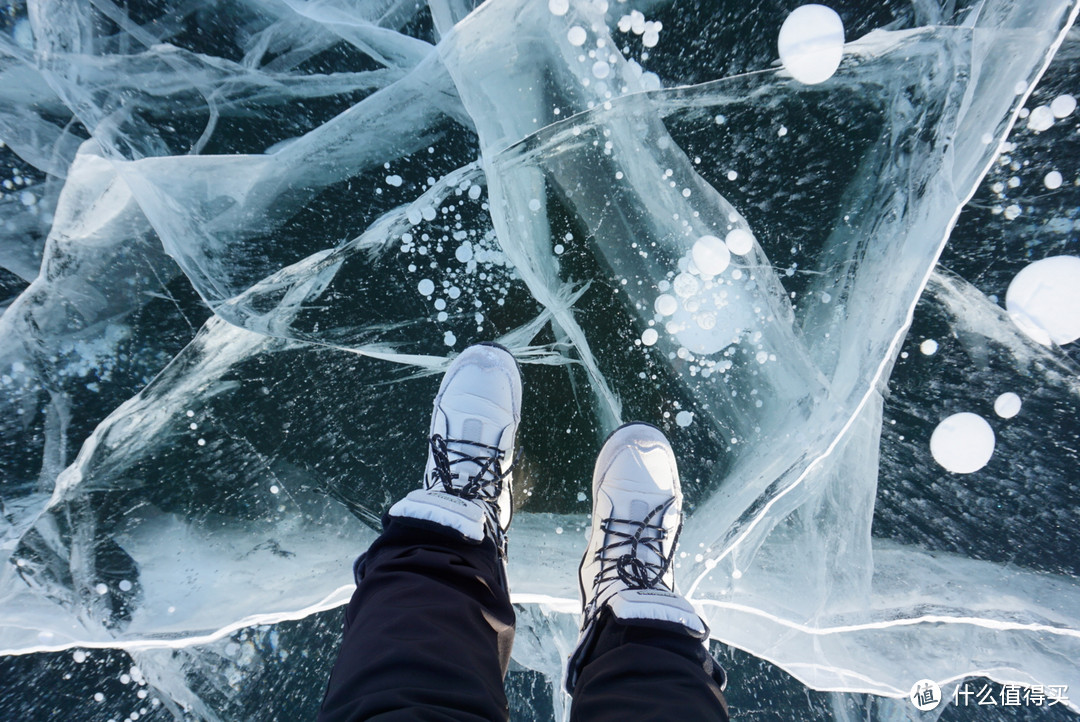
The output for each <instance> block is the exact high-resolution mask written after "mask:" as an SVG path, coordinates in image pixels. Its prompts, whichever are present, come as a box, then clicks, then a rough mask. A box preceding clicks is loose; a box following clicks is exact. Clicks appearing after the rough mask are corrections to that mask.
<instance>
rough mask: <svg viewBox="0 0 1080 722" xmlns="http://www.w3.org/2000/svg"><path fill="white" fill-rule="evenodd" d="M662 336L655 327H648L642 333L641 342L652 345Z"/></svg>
mask: <svg viewBox="0 0 1080 722" xmlns="http://www.w3.org/2000/svg"><path fill="white" fill-rule="evenodd" d="M659 338H660V334H658V333H657V332H656V329H655V328H647V329H645V331H644V332H643V333H642V334H641V342H642V343H643V344H645V345H646V346H652V345H653V344H654V343H656V341H657V340H658V339H659Z"/></svg>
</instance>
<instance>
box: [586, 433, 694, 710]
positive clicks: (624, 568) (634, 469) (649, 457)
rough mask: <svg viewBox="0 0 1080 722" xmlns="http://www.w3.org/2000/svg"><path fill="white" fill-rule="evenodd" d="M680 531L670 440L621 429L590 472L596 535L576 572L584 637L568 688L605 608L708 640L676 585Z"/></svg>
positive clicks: (679, 492)
mask: <svg viewBox="0 0 1080 722" xmlns="http://www.w3.org/2000/svg"><path fill="white" fill-rule="evenodd" d="M681 529H682V490H681V489H680V487H679V470H678V467H677V466H676V464H675V454H674V453H673V452H672V450H671V445H670V444H669V443H668V441H667V438H666V437H665V436H664V434H663V432H661V431H660V430H659V429H657V428H656V427H655V426H652V425H649V424H644V423H640V422H637V423H631V424H626V425H625V426H622V427H620V428H619V429H617V430H616V431H615V432H614V433H613V434H612V435H611V436H609V437H608V439H607V441H606V442H604V446H603V448H602V449H601V450H600V454H599V456H598V457H597V459H596V467H595V470H594V471H593V512H592V533H591V535H590V537H589V544H588V547H587V548H586V550H585V555H584V557H582V559H581V567H580V569H579V571H578V578H579V581H580V584H581V604H582V607H583V611H582V621H581V636H580V638H579V640H578V646H577V649H576V650H575V651H574V653H573V654H572V655H571V657H570V665H569V669H568V670H567V690H568V691H569V692H571V693H572V692H573V689H574V685H575V684H576V682H577V676H578V674H579V673H580V671H581V666H582V664H583V662H584V661H585V660H584V658H585V656H586V655H587V653H588V650H589V648H590V647H591V643H592V641H593V640H594V637H595V634H596V633H597V629H596V624H597V621H598V619H599V617H600V614H601V612H602V611H603V609H604V608H605V607H606V608H608V609H610V610H611V612H612V614H614V616H615V617H617V618H618V619H620V620H623V621H626V622H628V623H630V624H640V625H643V626H653V627H668V628H672V629H680V630H682V631H685V633H687V634H689V635H690V636H692V637H695V638H698V639H705V638H706V637H707V635H708V631H709V630H708V627H706V626H705V623H704V622H703V621H702V619H701V618H700V617H699V616H698V614H697V612H695V611H694V608H693V607H692V606H691V605H690V603H689V602H688V601H687V600H686V599H685V598H684V597H682V596H681V595H680V594H678V592H677V591H676V590H675V572H674V569H673V564H672V557H673V556H674V554H675V545H676V542H677V541H678V538H679V532H680V531H681Z"/></svg>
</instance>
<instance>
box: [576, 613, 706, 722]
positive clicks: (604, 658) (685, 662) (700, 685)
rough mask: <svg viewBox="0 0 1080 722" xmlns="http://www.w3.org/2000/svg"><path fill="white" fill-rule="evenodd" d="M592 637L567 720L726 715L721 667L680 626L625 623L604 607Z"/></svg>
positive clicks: (697, 720) (698, 720)
mask: <svg viewBox="0 0 1080 722" xmlns="http://www.w3.org/2000/svg"><path fill="white" fill-rule="evenodd" d="M591 641H592V646H591V648H590V649H589V651H588V652H587V653H586V654H585V655H584V659H583V660H582V666H581V672H580V674H579V676H578V678H577V683H576V685H575V686H574V691H573V695H574V700H573V706H572V707H571V714H570V722H578V721H579V720H580V721H582V722H585V721H588V722H603V721H605V720H612V721H613V722H614V720H628V719H634V720H678V722H690V720H693V722H709V721H710V720H716V721H726V720H727V719H728V710H727V702H726V701H725V700H724V693H723V691H722V689H723V686H724V684H725V682H726V679H725V676H724V670H723V668H722V667H720V665H718V664H716V662H715V661H714V660H713V659H712V657H711V656H710V655H709V653H708V651H707V650H706V648H705V646H704V645H703V644H702V642H701V640H700V639H697V638H695V637H692V636H690V635H689V634H687V633H686V631H685V630H679V629H660V628H655V627H648V626H641V625H640V624H627V623H625V622H623V621H621V620H619V619H618V618H617V617H615V616H614V615H613V614H612V613H611V611H610V610H608V609H606V608H605V610H604V611H603V612H602V613H601V616H600V619H599V620H598V624H597V634H596V636H595V639H594V640H591Z"/></svg>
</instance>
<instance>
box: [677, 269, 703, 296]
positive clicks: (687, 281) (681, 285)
mask: <svg viewBox="0 0 1080 722" xmlns="http://www.w3.org/2000/svg"><path fill="white" fill-rule="evenodd" d="M671 286H672V288H674V289H675V295H677V296H681V297H682V298H690V297H691V296H693V295H694V294H695V293H697V292H698V287H699V284H698V280H697V279H696V278H694V277H693V276H691V275H690V274H689V273H680V274H679V275H678V276H675V280H674V281H673V282H672V284H671Z"/></svg>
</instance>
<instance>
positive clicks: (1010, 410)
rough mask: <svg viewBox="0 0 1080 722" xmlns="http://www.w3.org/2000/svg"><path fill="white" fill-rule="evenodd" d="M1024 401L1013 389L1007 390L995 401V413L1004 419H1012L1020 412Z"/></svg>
mask: <svg viewBox="0 0 1080 722" xmlns="http://www.w3.org/2000/svg"><path fill="white" fill-rule="evenodd" d="M1022 405H1023V402H1022V401H1020V397H1019V396H1017V395H1016V394H1014V393H1013V392H1012V391H1007V392H1005V393H1003V394H1002V395H1001V396H998V397H997V399H995V401H994V413H995V414H997V415H998V416H1000V417H1001V418H1003V419H1011V418H1012V417H1014V416H1016V415H1017V414H1019V413H1020V407H1021V406H1022Z"/></svg>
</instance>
